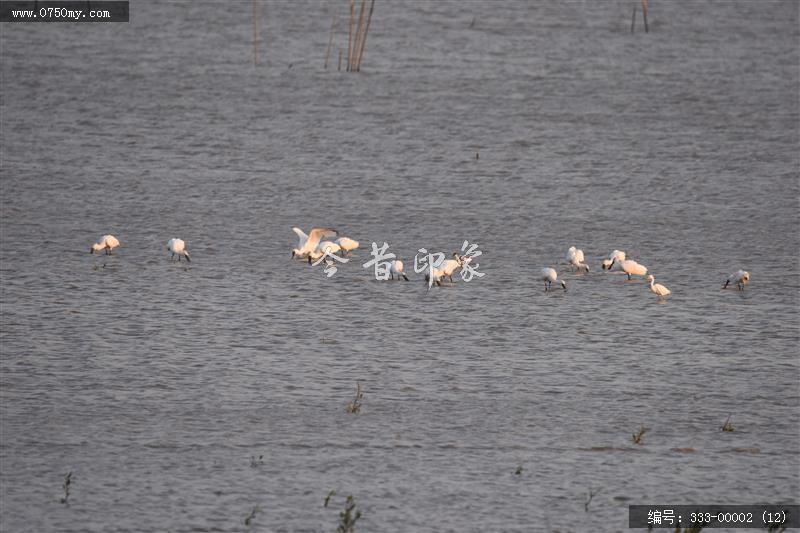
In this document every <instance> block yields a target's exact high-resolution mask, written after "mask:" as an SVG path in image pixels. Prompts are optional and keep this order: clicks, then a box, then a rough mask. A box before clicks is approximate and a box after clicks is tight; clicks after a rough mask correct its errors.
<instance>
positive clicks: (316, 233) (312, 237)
mask: <svg viewBox="0 0 800 533" xmlns="http://www.w3.org/2000/svg"><path fill="white" fill-rule="evenodd" d="M292 230H293V231H294V232H295V233H296V234H297V236H298V237H299V238H300V242H299V244H298V245H297V248H294V249H293V250H292V257H295V256H297V257H301V258H302V257H305V256H307V255H308V254H309V253H311V252H313V251H315V250H316V249H317V246H318V245H319V242H320V241H321V240H322V238H323V237H336V236H337V235H339V232H337V231H336V230H334V229H327V228H314V229H312V230H311V232H309V234H308V235H306V234H305V233H304V232H303V230H301V229H300V228H292Z"/></svg>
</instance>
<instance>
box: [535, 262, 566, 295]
mask: <svg viewBox="0 0 800 533" xmlns="http://www.w3.org/2000/svg"><path fill="white" fill-rule="evenodd" d="M540 272H541V275H542V281H544V290H545V292H546V291H548V290H550V285H551V284H552V283H553V282H554V281H558V272H556V269H555V268H549V267H547V268H543V269H542V270H541V271H540ZM560 281H561V287H562V288H563V289H564V290H567V282H566V281H564V280H563V279H562V280H560Z"/></svg>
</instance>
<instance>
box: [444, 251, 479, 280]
mask: <svg viewBox="0 0 800 533" xmlns="http://www.w3.org/2000/svg"><path fill="white" fill-rule="evenodd" d="M453 257H455V259H445V260H444V261H442V264H441V265H439V270H441V272H442V277H448V278H450V282H451V283H452V282H453V274H454V273H455V271H456V270H458V269H459V268H461V267H462V266H464V265H465V264H469V262H470V260H472V258H471V257H468V258H465V257H461V256H460V255H458V252H453Z"/></svg>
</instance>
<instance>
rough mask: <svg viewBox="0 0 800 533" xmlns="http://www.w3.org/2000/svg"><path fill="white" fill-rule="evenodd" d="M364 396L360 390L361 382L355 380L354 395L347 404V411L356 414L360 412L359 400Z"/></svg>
mask: <svg viewBox="0 0 800 533" xmlns="http://www.w3.org/2000/svg"><path fill="white" fill-rule="evenodd" d="M363 398H364V393H363V392H361V384H360V383H358V382H356V397H355V398H354V399H353V401H352V402H350V403H348V404H347V412H348V413H350V414H353V415H357V414H358V413H360V412H361V400H362V399H363Z"/></svg>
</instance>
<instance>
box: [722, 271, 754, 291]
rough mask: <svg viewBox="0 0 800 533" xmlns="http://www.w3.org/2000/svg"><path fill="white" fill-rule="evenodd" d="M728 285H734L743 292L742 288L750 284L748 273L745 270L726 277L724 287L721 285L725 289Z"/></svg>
mask: <svg viewBox="0 0 800 533" xmlns="http://www.w3.org/2000/svg"><path fill="white" fill-rule="evenodd" d="M730 283H735V284H736V286H737V287H739V290H740V291H743V290H744V286H745V285H747V284H748V283H750V273H749V272H748V271H746V270H737V271H736V272H734V273H733V274H731V275H730V276H728V279H727V280H725V285H723V286H722V288H723V289H726V288H727V287H728V284H730Z"/></svg>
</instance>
